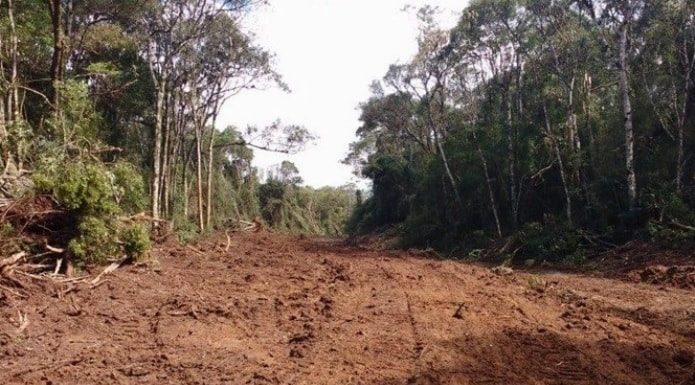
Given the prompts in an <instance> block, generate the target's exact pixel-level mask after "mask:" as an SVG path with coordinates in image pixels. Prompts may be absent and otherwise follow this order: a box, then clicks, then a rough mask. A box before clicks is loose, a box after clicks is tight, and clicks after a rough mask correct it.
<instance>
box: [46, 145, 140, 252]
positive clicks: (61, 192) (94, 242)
mask: <svg viewBox="0 0 695 385" xmlns="http://www.w3.org/2000/svg"><path fill="white" fill-rule="evenodd" d="M33 178H34V184H35V186H36V190H37V192H39V193H45V194H50V195H51V196H52V197H53V198H54V199H55V200H56V202H58V204H59V205H60V206H62V207H64V208H65V209H67V210H68V211H69V215H70V216H71V217H72V218H74V221H75V226H76V228H75V229H73V230H71V231H69V232H70V233H73V234H76V236H75V237H74V238H73V239H72V240H70V242H69V245H68V249H69V251H70V252H71V253H72V254H73V255H74V256H75V258H76V259H77V260H78V261H79V262H81V263H104V262H106V261H107V260H108V259H109V258H114V257H118V256H119V255H118V254H119V253H120V252H121V251H123V252H125V254H126V255H129V256H132V257H133V258H139V257H142V256H143V255H145V253H146V252H147V250H148V249H149V248H150V243H149V233H148V231H147V230H146V229H145V228H144V227H143V226H141V225H133V226H125V227H124V224H123V223H121V222H120V221H119V219H118V216H119V215H121V214H123V213H133V212H135V211H138V210H141V209H142V208H143V207H144V201H145V195H144V185H143V181H142V177H141V176H140V174H138V173H137V172H136V170H135V169H134V168H133V166H132V165H129V164H127V163H123V162H119V163H116V164H114V165H111V166H108V165H106V164H105V163H102V162H98V161H94V160H82V159H57V158H44V159H43V160H42V161H41V163H40V165H39V167H38V168H37V169H36V171H35V173H34V175H33ZM121 245H122V247H121Z"/></svg>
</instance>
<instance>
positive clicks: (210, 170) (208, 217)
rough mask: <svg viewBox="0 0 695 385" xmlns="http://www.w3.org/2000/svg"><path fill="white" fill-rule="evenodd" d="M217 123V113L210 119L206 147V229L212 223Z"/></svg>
mask: <svg viewBox="0 0 695 385" xmlns="http://www.w3.org/2000/svg"><path fill="white" fill-rule="evenodd" d="M216 122H217V113H214V114H213V117H212V128H211V129H210V144H209V145H208V175H207V176H208V183H207V207H206V208H205V223H206V224H207V226H208V228H209V227H210V224H211V221H212V192H213V186H212V182H213V169H214V167H213V165H214V151H213V150H214V146H215V123H216Z"/></svg>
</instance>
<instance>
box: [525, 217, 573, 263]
mask: <svg viewBox="0 0 695 385" xmlns="http://www.w3.org/2000/svg"><path fill="white" fill-rule="evenodd" d="M518 236H519V239H520V241H521V243H522V244H523V245H524V248H523V256H524V257H527V258H533V259H535V260H536V261H537V262H541V263H542V262H562V263H570V264H576V263H581V262H582V261H583V260H584V253H583V250H582V247H581V246H582V245H581V234H580V233H579V232H578V231H577V230H576V229H574V228H571V227H569V226H566V225H562V224H558V223H551V224H550V223H549V224H545V225H543V224H540V223H538V222H531V223H527V224H526V225H524V227H522V229H521V230H520V231H519V234H518Z"/></svg>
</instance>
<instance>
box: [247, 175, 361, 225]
mask: <svg viewBox="0 0 695 385" xmlns="http://www.w3.org/2000/svg"><path fill="white" fill-rule="evenodd" d="M291 174H293V173H289V177H285V178H284V181H283V180H279V179H272V178H271V179H269V180H268V181H267V182H266V183H264V184H262V185H260V186H259V188H258V199H259V203H260V208H261V213H262V215H263V219H264V220H265V221H266V223H268V224H269V225H270V226H271V227H273V228H276V229H278V230H282V231H287V232H299V233H305V234H318V235H340V234H342V233H343V232H344V231H345V228H346V225H347V222H348V218H349V217H350V215H351V213H352V211H353V208H354V205H355V199H356V193H355V190H354V189H353V188H351V187H349V186H345V187H338V188H333V187H323V188H320V189H313V188H310V187H301V186H297V185H295V184H293V183H294V182H297V178H296V177H292V176H291Z"/></svg>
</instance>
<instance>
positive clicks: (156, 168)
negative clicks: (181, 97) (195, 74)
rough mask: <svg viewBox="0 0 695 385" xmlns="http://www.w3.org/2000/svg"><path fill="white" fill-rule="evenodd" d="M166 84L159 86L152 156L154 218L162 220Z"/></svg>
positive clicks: (160, 83)
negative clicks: (163, 129)
mask: <svg viewBox="0 0 695 385" xmlns="http://www.w3.org/2000/svg"><path fill="white" fill-rule="evenodd" d="M164 87H165V85H164V82H159V84H157V100H156V107H155V124H154V151H153V155H152V163H153V166H152V197H151V198H152V217H153V218H154V219H159V218H160V213H161V210H160V182H161V171H162V163H161V162H162V120H163V118H164V116H163V114H164V95H165V91H164Z"/></svg>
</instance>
